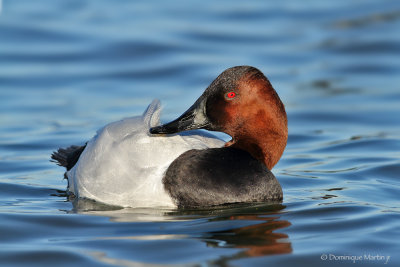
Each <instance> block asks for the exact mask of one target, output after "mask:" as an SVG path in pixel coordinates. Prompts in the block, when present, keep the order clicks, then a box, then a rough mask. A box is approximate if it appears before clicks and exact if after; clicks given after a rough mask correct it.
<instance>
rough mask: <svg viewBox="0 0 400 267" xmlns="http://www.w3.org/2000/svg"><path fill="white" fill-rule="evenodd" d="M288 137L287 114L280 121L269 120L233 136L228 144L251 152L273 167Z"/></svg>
mask: <svg viewBox="0 0 400 267" xmlns="http://www.w3.org/2000/svg"><path fill="white" fill-rule="evenodd" d="M287 138H288V130H287V120H286V116H284V117H282V119H281V120H280V121H275V122H273V121H269V123H266V124H264V125H260V124H258V127H257V128H255V129H253V130H251V131H249V132H247V133H242V135H240V136H236V137H233V139H232V141H230V142H228V143H227V144H226V146H232V147H235V148H239V149H242V150H245V151H247V152H249V153H250V154H251V155H252V156H253V157H254V158H255V159H257V160H259V161H261V162H263V163H264V164H265V166H267V167H268V169H270V170H271V169H272V167H274V166H275V164H276V163H278V161H279V159H280V158H281V156H282V154H283V151H284V150H285V147H286V143H287Z"/></svg>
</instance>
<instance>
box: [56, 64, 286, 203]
mask: <svg viewBox="0 0 400 267" xmlns="http://www.w3.org/2000/svg"><path fill="white" fill-rule="evenodd" d="M159 116H160V103H159V102H158V101H157V100H155V101H153V102H152V104H150V106H149V107H148V108H147V110H146V111H145V112H144V114H143V115H142V116H141V117H132V118H127V119H124V120H121V121H118V122H114V123H111V124H108V125H106V126H105V127H103V128H102V129H100V130H99V131H98V132H97V134H96V136H95V137H93V138H92V139H91V140H90V141H89V142H87V144H86V145H84V146H71V147H69V148H66V149H62V148H60V149H58V151H57V152H54V153H53V154H52V159H53V160H54V161H56V162H57V163H58V164H59V165H60V166H64V167H66V168H67V172H66V174H65V176H66V177H67V178H68V191H69V192H70V193H71V194H73V195H74V196H75V197H78V198H89V199H92V200H96V201H99V202H103V203H106V204H111V205H118V206H124V207H153V206H168V207H206V206H215V205H222V204H228V203H237V202H265V201H281V200H282V189H281V186H280V184H279V182H278V181H277V179H276V178H275V176H274V175H273V174H272V172H271V171H270V170H271V169H272V167H273V166H274V165H275V164H276V163H277V162H278V161H279V159H280V157H281V155H282V153H283V151H284V149H285V147H286V142H287V137H288V129H287V117H286V112H285V108H284V105H283V103H282V102H281V100H280V98H279V96H278V94H277V93H276V91H275V90H274V89H273V87H272V85H271V84H270V82H269V81H268V79H267V78H266V77H265V76H264V75H263V73H262V72H261V71H259V70H258V69H256V68H254V67H251V66H237V67H232V68H229V69H227V70H225V71H224V72H222V73H221V74H220V75H219V76H218V77H217V78H216V79H215V80H214V81H213V82H212V83H211V84H210V85H209V87H208V88H207V89H206V90H205V91H204V93H203V94H202V95H201V96H200V97H199V98H198V99H197V101H196V102H195V103H194V104H193V105H192V106H191V107H190V108H189V109H188V110H187V111H186V112H184V113H183V114H182V115H181V116H180V117H179V118H178V119H176V120H174V121H172V122H169V123H166V124H164V125H160V122H159ZM196 129H206V130H211V131H220V132H224V133H226V134H228V135H230V136H231V137H232V139H231V140H230V141H228V142H227V143H225V142H223V141H222V140H220V139H218V138H216V137H215V136H213V135H211V134H209V133H208V132H204V131H199V130H196ZM188 130H194V131H188ZM184 131H188V132H184Z"/></svg>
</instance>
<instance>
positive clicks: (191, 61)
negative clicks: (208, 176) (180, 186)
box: [0, 0, 400, 266]
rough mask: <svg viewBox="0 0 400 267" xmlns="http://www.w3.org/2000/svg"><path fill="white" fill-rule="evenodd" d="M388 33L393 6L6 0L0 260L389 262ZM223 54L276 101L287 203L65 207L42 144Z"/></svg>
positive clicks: (399, 109) (0, 94) (395, 233)
mask: <svg viewBox="0 0 400 267" xmlns="http://www.w3.org/2000/svg"><path fill="white" fill-rule="evenodd" d="M399 29H400V2H399V1H396V0H393V1H386V0H376V1H369V0H363V1H357V0H355V1H347V0H343V1H316V0H315V1H314V0H310V1H289V0H282V1H269V2H267V1H263V2H262V1H217V2H216V1H205V0H202V1H187V2H183V1H147V2H139V1H111V0H110V1H100V0H96V1H95V0H86V1H83V0H79V1H78V0H76V1H73V0H65V1H63V0H61V1H52V0H41V1H28V0H20V1H11V0H3V5H2V13H1V15H0V247H1V250H0V265H4V266H74V265H75V266H113V265H117V266H147V265H151V266H154V265H156V266H157V265H166V264H170V265H185V266H186V265H189V266H193V265H195V266H196V265H202V266H204V265H206V266H207V265H211V266H214V265H215V266H267V265H268V266H273V265H278V264H279V265H280V266H297V265H304V266H310V265H315V266H330V265H332V266H338V265H351V266H353V265H354V264H357V265H371V266H377V265H384V264H385V263H386V265H384V266H400V256H399V251H400V242H399V239H400V227H399V220H400V208H399V200H400V180H399V179H400V34H399ZM235 65H253V66H256V67H258V68H259V69H261V70H262V71H263V72H264V73H265V74H266V75H267V76H268V77H269V78H270V80H271V82H272V84H273V85H274V87H275V88H276V90H277V91H278V93H279V94H280V96H281V98H282V100H283V102H284V103H285V105H286V109H287V112H288V118H289V140H288V145H287V148H286V151H285V153H284V155H283V158H282V159H281V161H280V162H279V163H278V165H277V166H276V167H275V168H274V169H273V172H274V173H275V175H276V176H277V178H278V180H279V181H280V183H281V185H282V187H283V191H284V201H283V203H282V204H281V205H268V204H258V205H236V206H228V207H226V208H218V209H217V208H215V209H208V210H164V209H156V208H154V209H115V208H112V207H107V206H103V205H99V204H98V203H91V202H77V203H73V202H70V201H68V200H67V198H66V196H65V189H66V181H65V180H63V169H61V168H60V167H58V166H56V165H55V164H53V163H51V162H49V157H50V154H51V152H52V151H53V150H55V149H57V148H58V147H63V146H68V145H70V144H83V143H84V142H85V141H86V140H88V139H89V138H91V137H92V136H93V134H94V133H95V131H96V130H97V129H98V128H100V127H101V126H103V125H105V124H106V123H108V122H111V121H114V120H118V119H120V118H123V117H127V116H131V115H137V114H141V113H142V112H143V110H144V109H145V107H146V106H147V105H148V104H149V103H150V101H151V100H152V99H153V98H159V99H161V101H162V102H163V105H164V111H163V112H164V113H163V120H164V121H167V120H169V119H172V118H174V117H176V116H177V115H179V114H180V113H181V112H182V111H184V110H186V108H188V107H189V106H190V105H191V104H192V103H193V101H194V100H195V99H196V98H197V97H198V96H199V95H200V94H201V93H202V91H203V90H204V89H205V87H206V86H208V84H209V83H210V82H211V81H212V80H213V79H214V78H215V77H216V76H217V75H218V74H219V73H220V72H221V71H223V70H224V69H225V68H228V67H231V66H235Z"/></svg>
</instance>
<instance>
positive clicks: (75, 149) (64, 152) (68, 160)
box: [51, 144, 86, 171]
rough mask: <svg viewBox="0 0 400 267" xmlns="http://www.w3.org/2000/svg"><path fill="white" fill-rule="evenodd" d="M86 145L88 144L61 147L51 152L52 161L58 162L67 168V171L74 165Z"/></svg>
mask: <svg viewBox="0 0 400 267" xmlns="http://www.w3.org/2000/svg"><path fill="white" fill-rule="evenodd" d="M85 147H86V144H85V145H84V146H70V147H67V148H59V149H58V150H57V151H55V152H53V154H51V158H52V160H51V161H52V162H55V163H57V165H59V166H63V167H65V168H67V171H69V170H70V169H71V168H72V167H74V165H75V164H76V162H77V161H78V159H79V157H80V156H81V154H82V152H83V150H84V149H85Z"/></svg>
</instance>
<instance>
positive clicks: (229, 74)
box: [150, 66, 288, 169]
mask: <svg viewBox="0 0 400 267" xmlns="http://www.w3.org/2000/svg"><path fill="white" fill-rule="evenodd" d="M192 129H206V130H211V131H220V132H224V133H226V134H229V135H230V136H231V137H232V140H231V141H229V142H227V143H226V144H225V146H232V147H236V148H239V149H243V150H246V151H248V152H249V153H250V154H251V155H252V156H253V157H254V158H256V159H258V160H260V161H261V162H264V164H265V165H266V166H267V167H268V168H269V169H271V168H272V167H273V166H274V165H275V164H276V163H277V162H278V161H279V159H280V157H281V155H282V153H283V150H284V149H285V146H286V141H287V136H288V130H287V118H286V112H285V108H284V105H283V104H282V102H281V100H280V99H279V96H278V94H277V93H276V91H275V90H274V88H273V87H272V85H271V83H270V82H269V81H268V79H267V78H266V77H265V76H264V74H263V73H262V72H261V71H259V70H258V69H256V68H254V67H250V66H237V67H233V68H229V69H227V70H225V71H224V72H222V73H221V74H220V75H219V76H218V77H217V78H216V79H215V80H214V81H213V82H212V83H211V84H210V86H209V87H208V88H207V89H206V90H205V91H204V93H203V94H202V95H201V96H200V97H199V99H197V101H196V102H195V103H194V104H193V105H192V106H191V107H190V108H189V109H188V110H187V111H186V112H185V113H183V114H182V115H181V116H180V117H179V118H177V119H176V120H174V121H172V122H169V123H167V124H164V125H161V126H157V127H153V128H151V129H150V133H152V134H172V133H177V132H181V131H186V130H192Z"/></svg>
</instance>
